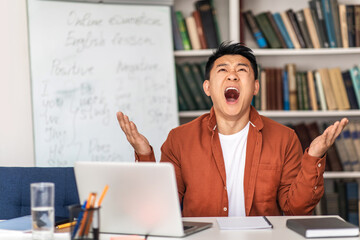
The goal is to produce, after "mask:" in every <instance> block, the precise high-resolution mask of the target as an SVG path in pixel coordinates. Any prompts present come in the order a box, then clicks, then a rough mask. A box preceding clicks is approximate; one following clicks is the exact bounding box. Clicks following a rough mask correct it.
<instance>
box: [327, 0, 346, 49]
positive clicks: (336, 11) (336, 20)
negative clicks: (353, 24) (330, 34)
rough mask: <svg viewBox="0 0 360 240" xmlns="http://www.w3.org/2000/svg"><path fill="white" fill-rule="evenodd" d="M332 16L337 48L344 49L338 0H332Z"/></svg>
mask: <svg viewBox="0 0 360 240" xmlns="http://www.w3.org/2000/svg"><path fill="white" fill-rule="evenodd" d="M330 8H331V15H332V18H333V23H334V33H335V40H336V47H342V46H343V45H342V40H341V30H340V21H339V9H338V0H330Z"/></svg>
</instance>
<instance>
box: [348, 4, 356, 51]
mask: <svg viewBox="0 0 360 240" xmlns="http://www.w3.org/2000/svg"><path fill="white" fill-rule="evenodd" d="M346 24H347V26H348V40H349V47H355V45H356V44H355V15H354V5H346Z"/></svg>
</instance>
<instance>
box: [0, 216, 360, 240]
mask: <svg viewBox="0 0 360 240" xmlns="http://www.w3.org/2000/svg"><path fill="white" fill-rule="evenodd" d="M302 217H309V216H302ZM311 217H314V218H316V217H325V216H311ZM267 218H268V219H269V221H270V222H271V223H272V225H273V228H272V229H261V230H219V227H218V224H217V221H216V218H215V217H213V218H184V220H185V221H194V222H195V221H200V222H212V223H213V227H212V228H209V229H206V230H203V231H201V232H197V233H194V234H192V235H190V236H187V237H185V238H171V237H169V238H166V237H148V240H175V239H183V240H304V239H305V238H303V237H302V236H301V235H299V234H297V233H296V232H294V231H292V230H290V229H288V228H287V227H286V220H287V219H289V218H301V217H299V216H296V217H267ZM112 236H116V235H110V234H102V235H101V236H100V240H110V238H111V237H112ZM117 236H119V235H117ZM0 239H7V240H19V239H21V240H31V234H29V233H26V234H21V233H19V234H14V235H12V234H10V235H8V234H5V233H4V232H1V231H0ZM69 239H70V237H69V234H66V233H60V234H56V235H55V240H69ZM319 239H321V240H325V239H328V240H340V239H341V240H344V239H346V240H355V239H356V240H359V239H360V237H353V238H319Z"/></svg>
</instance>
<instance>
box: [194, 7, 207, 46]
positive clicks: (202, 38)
mask: <svg viewBox="0 0 360 240" xmlns="http://www.w3.org/2000/svg"><path fill="white" fill-rule="evenodd" d="M192 15H193V17H194V19H195V23H196V30H197V33H198V35H199V40H200V45H201V49H207V48H208V47H207V43H206V39H205V35H204V31H203V25H202V23H201V18H200V13H199V11H197V10H195V11H193V13H192Z"/></svg>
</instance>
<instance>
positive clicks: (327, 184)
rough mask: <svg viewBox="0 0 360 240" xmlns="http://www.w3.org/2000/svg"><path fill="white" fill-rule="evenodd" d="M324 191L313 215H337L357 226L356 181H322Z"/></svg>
mask: <svg viewBox="0 0 360 240" xmlns="http://www.w3.org/2000/svg"><path fill="white" fill-rule="evenodd" d="M324 188H325V193H324V195H323V197H322V198H321V200H320V202H319V204H318V205H317V206H316V208H315V212H314V214H315V215H339V216H340V217H342V218H343V219H345V220H347V221H349V222H351V223H352V224H355V225H356V226H359V207H358V206H359V196H358V192H359V190H358V183H357V181H354V180H345V181H344V180H332V179H326V180H325V181H324Z"/></svg>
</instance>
